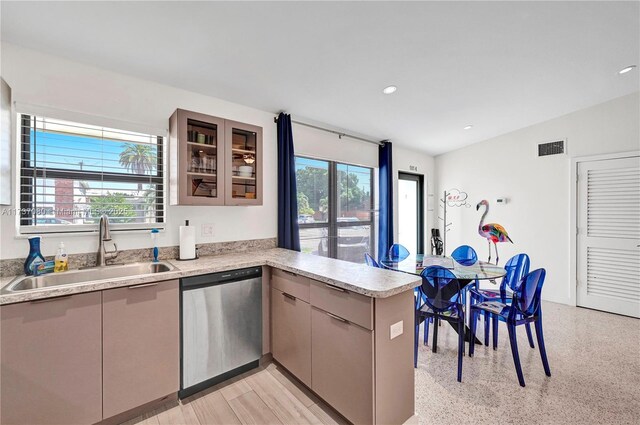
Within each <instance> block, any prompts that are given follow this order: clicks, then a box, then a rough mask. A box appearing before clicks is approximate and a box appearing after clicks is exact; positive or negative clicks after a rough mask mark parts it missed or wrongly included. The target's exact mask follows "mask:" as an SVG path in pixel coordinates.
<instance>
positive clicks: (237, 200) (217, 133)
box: [169, 109, 262, 205]
mask: <svg viewBox="0 0 640 425" xmlns="http://www.w3.org/2000/svg"><path fill="white" fill-rule="evenodd" d="M169 127H170V162H169V166H170V173H169V176H170V187H171V193H170V200H171V205H262V127H257V126H254V125H250V124H244V123H239V122H235V121H230V120H225V119H223V118H218V117H213V116H210V115H205V114H200V113H197V112H191V111H185V110H183V109H178V110H176V111H175V112H174V114H173V115H172V116H171V119H170V123H169Z"/></svg>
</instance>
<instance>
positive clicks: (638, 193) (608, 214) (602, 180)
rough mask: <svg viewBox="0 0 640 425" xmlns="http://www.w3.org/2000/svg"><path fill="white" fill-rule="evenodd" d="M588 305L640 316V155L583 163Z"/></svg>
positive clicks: (582, 240)
mask: <svg viewBox="0 0 640 425" xmlns="http://www.w3.org/2000/svg"><path fill="white" fill-rule="evenodd" d="M577 221H578V239H577V240H578V259H577V260H578V262H577V267H578V273H577V274H578V290H577V303H578V305H579V306H582V307H589V308H594V309H597V310H603V311H609V312H612V313H618V314H624V315H627V316H633V317H640V157H638V156H635V157H629V158H620V159H609V160H601V161H587V162H580V163H578V220H577Z"/></svg>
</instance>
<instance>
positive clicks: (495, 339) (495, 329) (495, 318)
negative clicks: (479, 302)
mask: <svg viewBox="0 0 640 425" xmlns="http://www.w3.org/2000/svg"><path fill="white" fill-rule="evenodd" d="M491 323H492V325H493V329H492V332H493V349H494V350H497V349H498V315H497V314H493V315H492V316H491Z"/></svg>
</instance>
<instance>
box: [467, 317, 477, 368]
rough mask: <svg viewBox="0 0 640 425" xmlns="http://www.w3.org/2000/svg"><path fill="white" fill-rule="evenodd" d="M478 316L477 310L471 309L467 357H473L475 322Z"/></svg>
mask: <svg viewBox="0 0 640 425" xmlns="http://www.w3.org/2000/svg"><path fill="white" fill-rule="evenodd" d="M477 318H478V310H473V309H472V310H471V335H470V338H469V357H473V352H474V351H475V346H476V324H477V323H478V322H477V320H476V319H477Z"/></svg>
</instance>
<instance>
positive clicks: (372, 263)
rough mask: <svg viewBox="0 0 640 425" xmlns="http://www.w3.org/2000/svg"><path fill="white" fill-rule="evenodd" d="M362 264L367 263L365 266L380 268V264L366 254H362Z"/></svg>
mask: <svg viewBox="0 0 640 425" xmlns="http://www.w3.org/2000/svg"><path fill="white" fill-rule="evenodd" d="M364 262H365V263H367V266H370V267H376V268H381V267H380V264H378V262H377V261H376V260H375V259H374V258H373V257H372V256H371V255H370V254H369V253H368V252H365V253H364Z"/></svg>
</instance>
